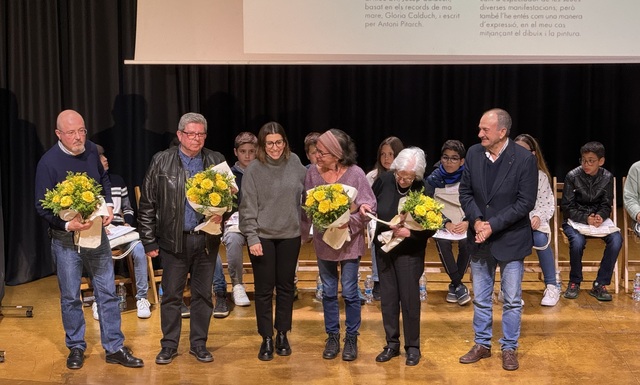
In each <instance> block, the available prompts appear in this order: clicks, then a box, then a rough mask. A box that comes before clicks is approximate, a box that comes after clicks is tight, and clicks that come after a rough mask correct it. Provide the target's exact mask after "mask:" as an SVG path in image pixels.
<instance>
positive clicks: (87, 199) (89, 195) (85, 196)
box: [82, 191, 96, 203]
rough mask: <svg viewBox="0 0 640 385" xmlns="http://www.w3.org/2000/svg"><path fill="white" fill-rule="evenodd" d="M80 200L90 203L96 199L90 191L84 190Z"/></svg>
mask: <svg viewBox="0 0 640 385" xmlns="http://www.w3.org/2000/svg"><path fill="white" fill-rule="evenodd" d="M82 200H83V201H85V202H87V203H91V202H93V201H95V200H96V197H95V196H94V195H93V193H92V192H91V191H85V192H83V193H82Z"/></svg>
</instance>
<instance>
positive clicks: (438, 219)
mask: <svg viewBox="0 0 640 385" xmlns="http://www.w3.org/2000/svg"><path fill="white" fill-rule="evenodd" d="M416 209H417V207H416ZM427 221H429V223H434V224H438V225H440V224H442V214H440V213H436V212H435V211H429V212H428V213H427Z"/></svg>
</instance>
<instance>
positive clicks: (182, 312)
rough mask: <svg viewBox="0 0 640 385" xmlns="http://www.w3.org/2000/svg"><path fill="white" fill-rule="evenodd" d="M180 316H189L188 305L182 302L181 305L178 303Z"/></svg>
mask: <svg viewBox="0 0 640 385" xmlns="http://www.w3.org/2000/svg"><path fill="white" fill-rule="evenodd" d="M180 316H181V317H182V318H189V317H191V310H190V309H189V307H188V306H187V305H186V304H185V303H184V302H183V303H182V305H180Z"/></svg>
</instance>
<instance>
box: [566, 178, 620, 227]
mask: <svg viewBox="0 0 640 385" xmlns="http://www.w3.org/2000/svg"><path fill="white" fill-rule="evenodd" d="M612 205H613V174H611V172H609V171H607V170H605V169H604V168H602V167H600V169H599V170H598V173H597V174H596V175H594V176H591V175H589V174H587V173H586V172H584V171H583V170H582V167H580V166H578V167H576V168H574V169H573V170H571V171H569V173H568V174H567V176H566V177H565V178H564V187H563V189H562V201H561V203H560V206H561V208H562V214H563V215H564V220H565V221H566V220H567V219H571V220H573V221H576V222H580V223H587V217H588V216H589V215H591V214H599V215H600V216H601V217H602V219H607V218H609V217H610V216H611V206H612Z"/></svg>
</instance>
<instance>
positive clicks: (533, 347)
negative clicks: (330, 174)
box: [0, 242, 640, 385]
mask: <svg viewBox="0 0 640 385" xmlns="http://www.w3.org/2000/svg"><path fill="white" fill-rule="evenodd" d="M632 248H633V255H640V253H639V250H640V245H639V244H632ZM223 249H224V248H222V249H221V252H222V253H223V255H224V250H223ZM593 250H596V251H594V252H591V251H590V248H587V253H586V254H585V258H591V259H593V258H599V256H598V255H597V254H600V256H601V252H602V251H601V250H602V248H598V247H594V248H593ZM594 253H595V254H596V255H595V256H594V255H593V254H594ZM566 254H567V246H566V245H563V246H562V247H561V259H564V260H567V259H568V258H567V255H566ZM300 259H301V261H307V262H306V266H307V267H302V266H303V265H304V264H301V269H300V271H299V274H298V275H299V279H300V281H299V283H298V287H299V288H300V299H299V300H297V301H296V302H295V304H294V313H293V330H292V332H291V333H290V334H289V341H290V343H291V347H292V350H293V353H292V355H291V356H289V357H279V356H275V357H274V359H273V361H270V362H262V361H259V360H258V358H257V354H258V349H259V347H260V343H261V339H260V337H259V336H258V335H257V332H256V323H255V313H254V306H253V301H252V304H251V306H249V307H235V308H234V307H233V303H232V302H231V301H229V303H230V306H231V308H232V311H231V314H230V315H229V317H227V318H224V319H212V322H211V329H210V332H209V341H208V344H207V347H208V348H209V349H210V350H211V351H212V353H213V355H214V358H215V360H214V362H213V363H200V362H198V361H196V359H195V357H193V356H191V355H190V354H189V353H188V350H189V346H188V333H189V322H188V320H183V329H182V337H181V345H180V347H179V349H178V353H179V355H178V357H177V358H176V359H175V360H174V361H173V363H171V364H169V365H162V366H161V365H156V364H155V362H154V359H155V356H156V354H157V353H158V352H159V350H160V338H161V333H160V311H159V310H158V309H157V308H155V307H154V308H153V312H152V316H151V318H150V319H147V320H142V319H138V318H137V317H136V314H135V311H129V312H125V313H123V314H122V320H123V322H122V328H123V332H124V334H125V337H126V341H125V343H126V345H127V346H129V347H130V348H132V349H133V351H134V353H135V355H136V356H138V357H140V358H142V359H144V361H145V367H144V368H141V369H128V368H124V367H121V366H119V365H112V364H107V363H105V353H104V350H103V349H102V347H101V345H100V330H99V327H98V322H97V321H94V320H93V318H92V316H91V308H90V307H86V308H85V319H86V322H87V331H86V340H87V344H88V349H87V351H86V353H85V355H86V360H85V365H84V367H83V368H82V369H80V370H68V369H67V368H66V357H67V354H68V350H67V348H66V347H65V345H64V331H63V329H62V321H61V317H60V304H59V291H58V287H57V282H56V277H54V276H52V277H47V278H44V279H41V280H38V281H35V282H31V283H27V284H24V285H20V286H11V287H7V288H6V295H5V298H4V300H3V305H5V306H7V305H31V306H33V307H34V309H33V317H32V318H25V317H22V316H19V315H18V314H19V313H16V312H5V314H4V316H3V317H0V351H5V362H3V363H0V384H118V385H120V384H240V385H243V384H261V385H269V384H279V385H281V384H331V385H336V384H367V385H372V384H376V385H377V384H386V383H390V384H391V383H393V384H505V383H509V384H532V383H533V384H554V385H556V384H586V383H590V384H597V383H604V384H616V385H624V384H636V385H640V359H639V358H638V357H639V356H638V353H639V352H640V322H639V321H640V303H636V302H634V301H633V300H632V299H631V296H630V294H625V293H624V290H623V289H622V290H621V291H620V293H618V294H613V287H610V291H611V292H612V294H613V301H612V302H608V303H603V302H598V301H597V300H596V299H595V298H593V297H591V296H589V295H588V293H587V290H585V289H587V288H589V287H590V286H591V281H592V280H593V278H594V276H595V273H585V281H584V282H583V285H582V286H583V290H582V291H581V292H580V296H579V297H578V298H577V299H576V300H567V299H564V298H561V299H560V302H559V303H558V305H557V306H555V307H551V308H545V307H542V306H540V299H541V297H542V290H543V288H544V285H543V283H542V281H540V280H539V277H538V275H537V274H535V273H525V281H524V283H523V290H524V293H523V298H524V300H525V306H524V313H523V317H522V332H521V338H520V349H519V351H518V356H519V360H520V369H519V370H517V371H515V372H507V371H505V370H503V369H502V366H501V358H500V348H499V343H498V339H499V338H500V337H501V325H500V319H501V307H500V306H499V305H497V304H496V305H495V306H494V345H493V355H492V357H490V358H488V359H484V360H481V361H480V362H477V363H475V364H470V365H462V364H460V363H458V359H459V357H460V356H461V355H463V354H464V353H466V352H467V351H468V350H469V349H470V348H471V346H472V345H473V330H472V325H471V322H472V316H473V307H472V306H471V304H469V305H468V306H465V307H460V306H458V305H457V304H450V303H447V302H445V300H444V298H445V295H446V290H447V284H448V280H447V276H446V275H445V274H443V273H431V274H428V275H427V277H428V281H429V282H428V293H429V295H428V299H427V301H426V302H424V303H423V305H422V324H421V331H422V342H421V351H422V360H421V361H420V364H419V365H418V366H415V367H407V366H405V357H404V353H403V355H402V356H401V357H399V358H394V359H392V360H391V361H389V362H387V363H376V362H375V357H376V355H377V354H378V353H379V352H380V351H381V350H382V348H383V347H384V345H385V340H384V331H383V328H382V320H381V314H380V303H379V302H375V303H374V304H371V305H365V306H363V310H362V327H361V329H360V333H361V334H360V337H359V339H358V347H359V355H358V359H357V360H355V361H353V362H344V361H342V360H341V359H340V358H337V359H335V360H324V359H322V350H323V348H324V340H325V338H326V334H325V333H324V326H323V317H322V305H321V304H320V303H318V302H316V301H315V300H314V288H315V278H316V274H317V273H316V271H317V270H316V271H314V269H313V266H312V265H313V263H312V262H311V261H313V260H315V255H314V253H313V249H312V247H311V245H304V246H303V248H302V250H301V253H300ZM223 260H226V259H224V258H223ZM437 260H438V258H437V254H436V253H435V249H434V246H433V242H430V244H429V245H428V247H427V261H428V262H431V264H432V265H433V263H434V262H436V261H437ZM532 260H533V261H535V256H533V257H528V258H527V261H532ZM246 261H247V262H248V258H247V259H246ZM363 261H365V262H363V266H365V267H363V268H361V270H363V278H364V274H366V270H367V269H368V267H366V266H367V262H368V261H370V256H369V255H366V256H365V257H364V258H363ZM619 261H620V262H622V255H621V256H620V258H619ZM436 264H437V262H436ZM225 272H226V270H225ZM567 276H568V273H567V272H566V271H564V272H562V277H563V279H564V283H563V289H564V288H565V287H566V277H567ZM465 277H466V278H467V280H468V274H467V275H466V276H465ZM244 279H245V282H246V283H247V285H246V286H247V291H248V292H249V296H250V298H252V297H253V293H252V290H253V286H252V282H253V276H252V274H251V273H250V272H247V273H246V274H245V276H244ZM227 281H228V282H229V280H228V279H227ZM467 283H468V282H467ZM469 287H470V284H469ZM496 287H497V285H496ZM23 314H24V312H23ZM342 317H343V318H342V319H343V325H344V312H342Z"/></svg>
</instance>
